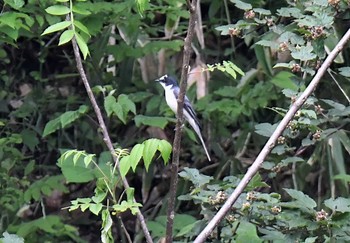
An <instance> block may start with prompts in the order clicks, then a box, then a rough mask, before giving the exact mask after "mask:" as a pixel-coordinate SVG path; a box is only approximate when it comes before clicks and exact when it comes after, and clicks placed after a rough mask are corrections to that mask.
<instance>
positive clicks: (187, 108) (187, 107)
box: [173, 88, 201, 128]
mask: <svg viewBox="0 0 350 243" xmlns="http://www.w3.org/2000/svg"><path fill="white" fill-rule="evenodd" d="M173 91H174V95H175V97H176V99H178V98H179V94H180V89H179V88H175V89H173ZM184 109H185V111H187V113H188V114H189V115H190V116H191V117H192V118H193V120H194V121H195V123H196V124H197V126H198V127H199V128H200V127H201V125H200V123H199V120H198V118H197V115H196V112H195V111H194V110H193V107H192V105H191V102H190V100H189V99H188V98H187V96H186V95H185V100H184Z"/></svg>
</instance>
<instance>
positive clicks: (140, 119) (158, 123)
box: [134, 115, 169, 129]
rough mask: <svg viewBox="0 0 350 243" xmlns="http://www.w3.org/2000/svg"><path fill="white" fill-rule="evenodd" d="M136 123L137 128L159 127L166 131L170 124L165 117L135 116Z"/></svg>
mask: <svg viewBox="0 0 350 243" xmlns="http://www.w3.org/2000/svg"><path fill="white" fill-rule="evenodd" d="M134 121H135V124H136V126H137V127H140V126H141V124H143V125H146V126H152V127H159V128H161V129H164V128H165V126H166V125H167V124H168V122H169V121H168V119H167V118H165V117H160V116H144V115H137V116H135V117H134Z"/></svg>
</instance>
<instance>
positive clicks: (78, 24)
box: [73, 20, 91, 36]
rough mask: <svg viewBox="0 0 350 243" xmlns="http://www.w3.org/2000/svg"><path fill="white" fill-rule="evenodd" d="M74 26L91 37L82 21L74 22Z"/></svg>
mask: <svg viewBox="0 0 350 243" xmlns="http://www.w3.org/2000/svg"><path fill="white" fill-rule="evenodd" d="M73 23H74V25H75V27H77V28H78V29H80V30H81V31H83V32H84V33H85V34H87V35H88V36H91V35H90V33H89V30H88V28H87V27H86V26H85V25H84V24H83V23H81V22H80V21H78V20H74V22H73Z"/></svg>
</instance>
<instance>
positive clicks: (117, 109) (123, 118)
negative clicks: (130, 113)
mask: <svg viewBox="0 0 350 243" xmlns="http://www.w3.org/2000/svg"><path fill="white" fill-rule="evenodd" d="M113 113H114V114H116V115H117V117H118V118H119V120H121V121H122V122H123V123H124V124H126V114H125V113H124V111H123V107H122V106H121V105H120V104H119V103H115V105H114V106H113Z"/></svg>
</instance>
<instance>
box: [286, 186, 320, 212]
mask: <svg viewBox="0 0 350 243" xmlns="http://www.w3.org/2000/svg"><path fill="white" fill-rule="evenodd" d="M284 190H285V191H286V192H287V193H288V194H289V196H291V197H292V198H293V199H295V201H294V202H291V203H290V204H289V205H291V206H293V205H295V206H296V207H298V208H301V209H303V208H305V209H309V210H308V212H309V213H311V212H312V210H313V209H314V208H315V207H316V206H317V204H316V202H315V201H314V200H313V199H312V198H310V197H309V196H308V195H305V194H304V193H303V192H301V191H298V190H294V189H288V188H284ZM287 204H288V203H285V205H287Z"/></svg>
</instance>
